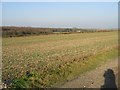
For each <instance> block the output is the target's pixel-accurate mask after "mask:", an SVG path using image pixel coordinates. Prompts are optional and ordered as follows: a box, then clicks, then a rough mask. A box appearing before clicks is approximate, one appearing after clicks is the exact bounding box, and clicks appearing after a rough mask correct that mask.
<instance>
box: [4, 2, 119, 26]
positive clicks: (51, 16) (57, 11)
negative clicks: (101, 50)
mask: <svg viewBox="0 0 120 90" xmlns="http://www.w3.org/2000/svg"><path fill="white" fill-rule="evenodd" d="M2 25H3V26H4V25H6V26H7V25H9V26H31V27H55V28H68V27H71V28H72V27H76V28H117V27H118V3H117V2H3V3H2Z"/></svg>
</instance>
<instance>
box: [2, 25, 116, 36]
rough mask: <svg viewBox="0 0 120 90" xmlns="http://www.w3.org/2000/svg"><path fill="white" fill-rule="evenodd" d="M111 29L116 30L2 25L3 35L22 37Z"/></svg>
mask: <svg viewBox="0 0 120 90" xmlns="http://www.w3.org/2000/svg"><path fill="white" fill-rule="evenodd" d="M110 31H115V30H100V29H99V30H98V29H80V28H34V27H16V26H2V37H20V36H29V35H48V34H72V33H89V32H110Z"/></svg>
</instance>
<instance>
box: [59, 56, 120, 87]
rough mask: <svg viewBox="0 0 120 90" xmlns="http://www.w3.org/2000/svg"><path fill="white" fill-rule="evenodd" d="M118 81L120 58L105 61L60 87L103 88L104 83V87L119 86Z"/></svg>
mask: <svg viewBox="0 0 120 90" xmlns="http://www.w3.org/2000/svg"><path fill="white" fill-rule="evenodd" d="M105 71H106V72H105ZM114 75H115V77H114ZM117 82H118V58H117V59H113V60H110V61H108V62H106V63H103V64H102V65H101V66H100V67H97V68H96V69H94V70H92V71H88V72H86V73H84V74H82V75H80V76H79V77H78V78H76V79H74V80H72V81H68V82H67V83H65V84H64V85H62V86H60V88H101V86H103V85H104V87H108V88H111V87H113V88H114V87H116V86H118V85H117V84H118V83H117ZM115 85H116V86H115Z"/></svg>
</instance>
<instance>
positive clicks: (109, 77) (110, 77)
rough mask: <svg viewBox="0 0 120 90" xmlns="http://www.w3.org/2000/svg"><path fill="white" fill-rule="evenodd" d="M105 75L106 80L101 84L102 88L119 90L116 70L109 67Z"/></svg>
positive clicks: (103, 89) (104, 89)
mask: <svg viewBox="0 0 120 90" xmlns="http://www.w3.org/2000/svg"><path fill="white" fill-rule="evenodd" d="M103 76H104V78H105V80H104V85H102V86H101V90H106V88H109V89H112V90H117V85H116V81H115V74H114V71H113V70H112V69H108V70H107V71H105V73H104V75H103Z"/></svg>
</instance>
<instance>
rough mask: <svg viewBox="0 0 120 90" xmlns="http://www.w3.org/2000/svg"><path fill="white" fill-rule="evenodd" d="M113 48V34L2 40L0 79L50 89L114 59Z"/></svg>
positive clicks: (81, 34)
mask: <svg viewBox="0 0 120 90" xmlns="http://www.w3.org/2000/svg"><path fill="white" fill-rule="evenodd" d="M117 47H118V35H117V31H111V32H94V33H78V34H52V35H40V36H27V37H12V38H3V41H2V51H3V53H2V58H3V60H2V62H3V64H2V76H3V77H2V78H3V79H2V80H3V82H4V83H6V84H7V87H27V88H30V87H54V86H57V85H60V84H61V82H66V81H68V80H71V79H73V78H74V77H77V76H79V75H80V74H81V73H84V72H86V71H88V70H91V69H94V68H95V67H97V66H98V65H99V64H100V63H102V62H105V61H107V60H109V59H111V58H115V57H117V49H118V48H117ZM102 64H103V63H102Z"/></svg>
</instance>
